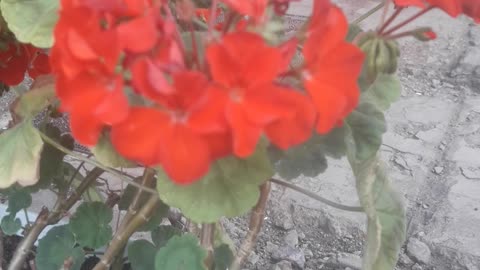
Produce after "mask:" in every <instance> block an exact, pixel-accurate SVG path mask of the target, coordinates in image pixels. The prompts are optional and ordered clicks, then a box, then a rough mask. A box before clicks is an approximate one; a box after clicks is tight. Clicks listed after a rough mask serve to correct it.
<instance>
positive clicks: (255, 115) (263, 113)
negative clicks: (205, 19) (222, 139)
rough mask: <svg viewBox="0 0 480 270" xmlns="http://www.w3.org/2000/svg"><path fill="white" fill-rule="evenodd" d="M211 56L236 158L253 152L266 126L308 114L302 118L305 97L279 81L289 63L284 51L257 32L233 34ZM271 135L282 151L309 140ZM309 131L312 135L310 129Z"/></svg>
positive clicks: (211, 50) (212, 49) (209, 50)
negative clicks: (283, 85) (301, 109)
mask: <svg viewBox="0 0 480 270" xmlns="http://www.w3.org/2000/svg"><path fill="white" fill-rule="evenodd" d="M206 55H207V60H208V63H209V65H210V70H211V73H212V77H213V80H214V81H215V85H214V87H213V88H214V89H215V90H216V91H217V92H218V93H221V94H223V95H224V96H225V97H226V100H227V101H226V119H227V122H228V124H229V125H230V128H231V129H232V134H233V151H234V153H235V154H236V155H237V156H240V157H247V156H249V155H250V154H252V152H253V151H254V150H255V147H256V144H257V142H258V140H259V138H260V136H261V134H262V133H263V132H264V130H265V128H266V127H267V126H269V125H271V124H273V123H276V122H277V121H280V120H292V119H294V118H295V117H297V116H298V117H300V116H303V114H298V115H297V110H298V106H307V107H308V106H309V103H308V100H305V99H302V97H301V94H300V93H298V92H295V91H294V90H290V89H286V88H284V87H281V86H279V85H277V84H275V83H274V80H275V79H276V78H277V76H278V75H279V73H280V72H282V71H283V70H285V68H286V64H288V62H289V61H285V60H284V59H282V56H283V55H282V52H281V51H280V50H279V49H277V48H273V47H269V46H267V44H266V43H265V41H263V39H262V38H261V37H260V36H258V35H256V34H253V33H248V32H238V33H232V34H228V35H226V36H224V38H223V40H222V41H221V42H220V43H218V44H212V45H210V46H209V47H208V48H207V53H206ZM219 95H220V94H219ZM308 117H310V116H307V118H308ZM307 122H308V121H307ZM282 123H283V122H282ZM270 131H271V132H267V136H269V138H270V139H271V141H272V142H273V143H274V144H276V145H279V146H281V147H282V148H286V147H288V146H291V145H290V143H298V141H301V140H303V137H304V136H303V134H300V135H298V134H297V135H298V136H299V137H300V136H302V138H300V139H298V138H295V139H292V138H289V139H288V140H287V139H284V138H281V137H280V136H270V135H272V133H273V132H274V128H272V129H271V130H270ZM306 133H307V134H309V135H310V133H311V129H310V130H308V131H306ZM307 137H308V136H307ZM287 141H288V142H287Z"/></svg>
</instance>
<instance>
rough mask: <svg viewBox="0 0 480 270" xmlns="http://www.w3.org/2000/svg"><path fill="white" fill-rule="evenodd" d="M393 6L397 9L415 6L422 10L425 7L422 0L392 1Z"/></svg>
mask: <svg viewBox="0 0 480 270" xmlns="http://www.w3.org/2000/svg"><path fill="white" fill-rule="evenodd" d="M393 2H394V3H395V5H397V6H399V7H407V6H416V7H420V8H423V7H425V3H424V1H423V0H394V1H393Z"/></svg>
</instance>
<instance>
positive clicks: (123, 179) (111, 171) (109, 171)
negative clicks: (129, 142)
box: [39, 131, 157, 194]
mask: <svg viewBox="0 0 480 270" xmlns="http://www.w3.org/2000/svg"><path fill="white" fill-rule="evenodd" d="M39 133H40V136H41V137H42V139H43V140H44V141H45V142H46V143H48V144H50V145H52V146H53V147H55V148H57V149H58V150H60V151H62V152H64V153H65V154H67V155H70V156H72V157H74V158H76V159H78V160H81V161H85V163H88V164H91V165H94V166H95V167H98V168H101V169H103V170H105V171H106V172H108V173H110V174H112V175H114V176H115V177H118V178H119V179H120V180H122V181H124V182H127V183H129V184H130V185H132V186H134V187H137V188H139V189H142V190H144V191H147V192H149V193H152V194H157V191H156V190H155V189H153V188H147V187H144V186H142V185H140V184H139V183H137V182H135V181H133V180H130V179H128V178H126V177H124V175H122V174H121V173H119V172H118V171H116V170H114V169H112V168H110V167H107V166H104V165H103V164H102V163H100V162H98V161H95V160H92V159H89V158H86V157H84V156H82V155H80V154H77V153H75V152H73V151H70V149H68V148H66V147H64V146H63V145H61V144H59V143H58V142H56V141H55V140H53V139H52V138H50V137H48V136H47V135H46V134H44V133H43V132H41V131H39Z"/></svg>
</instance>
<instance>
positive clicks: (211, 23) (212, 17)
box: [208, 0, 218, 37]
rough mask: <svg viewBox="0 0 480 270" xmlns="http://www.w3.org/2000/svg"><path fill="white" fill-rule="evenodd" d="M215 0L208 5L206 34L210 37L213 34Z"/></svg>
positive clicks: (215, 17)
mask: <svg viewBox="0 0 480 270" xmlns="http://www.w3.org/2000/svg"><path fill="white" fill-rule="evenodd" d="M217 1H218V0H212V5H211V6H210V20H209V21H208V34H209V35H210V37H212V36H213V34H212V33H213V28H214V26H215V22H216V20H217Z"/></svg>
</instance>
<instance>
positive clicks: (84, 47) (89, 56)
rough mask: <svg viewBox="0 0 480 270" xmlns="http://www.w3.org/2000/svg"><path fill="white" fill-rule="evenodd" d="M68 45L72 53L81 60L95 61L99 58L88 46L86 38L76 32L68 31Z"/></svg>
mask: <svg viewBox="0 0 480 270" xmlns="http://www.w3.org/2000/svg"><path fill="white" fill-rule="evenodd" d="M67 45H68V48H69V49H70V53H71V54H72V55H73V56H75V57H76V58H78V59H80V60H95V59H96V58H97V53H96V52H95V50H94V49H93V48H92V47H91V46H90V44H88V42H87V41H86V40H85V38H84V37H83V36H81V35H80V34H79V33H77V31H75V30H70V31H68V34H67Z"/></svg>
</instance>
